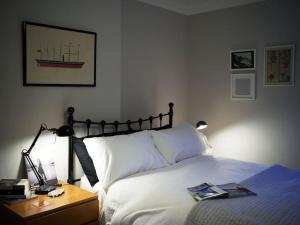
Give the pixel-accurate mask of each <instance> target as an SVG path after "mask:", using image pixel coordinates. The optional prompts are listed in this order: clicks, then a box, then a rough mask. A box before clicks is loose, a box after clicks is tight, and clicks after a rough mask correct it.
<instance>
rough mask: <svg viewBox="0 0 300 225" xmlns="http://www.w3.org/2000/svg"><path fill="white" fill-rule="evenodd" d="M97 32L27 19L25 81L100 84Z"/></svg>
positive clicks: (55, 84)
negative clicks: (98, 76) (98, 79)
mask: <svg viewBox="0 0 300 225" xmlns="http://www.w3.org/2000/svg"><path fill="white" fill-rule="evenodd" d="M96 43H97V34H96V33H95V32H90V31H82V30H75V29H70V28H64V27H57V26H51V25H45V24H38V23H32V22H23V49H24V53H23V66H24V72H23V85H25V86H96Z"/></svg>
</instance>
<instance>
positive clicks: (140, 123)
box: [68, 103, 300, 225]
mask: <svg viewBox="0 0 300 225" xmlns="http://www.w3.org/2000/svg"><path fill="white" fill-rule="evenodd" d="M173 106H174V105H173V103H170V104H169V112H168V113H165V114H163V113H160V114H159V115H158V116H150V117H149V118H147V119H138V120H136V121H126V122H124V123H122V122H118V121H115V122H112V123H107V122H105V121H100V122H92V121H91V120H89V119H88V120H75V119H74V117H73V114H74V108H69V109H68V123H69V125H70V126H72V127H75V125H76V124H77V125H78V124H79V125H84V126H85V127H86V130H87V135H86V136H83V137H81V138H76V137H70V139H69V179H68V181H69V182H70V183H74V182H77V181H79V180H80V186H81V187H82V188H84V189H87V190H89V191H92V192H96V193H98V195H99V197H100V198H99V199H101V201H100V202H101V203H100V204H101V207H100V208H101V209H102V211H101V212H100V215H101V224H111V225H132V224H134V225H142V224H143V225H184V224H185V225H196V224H197V225H200V224H203V225H204V224H205V225H210V224H214V225H217V224H220V225H221V224H222V225H225V224H235V225H238V224H241V225H243V224H253V225H254V224H300V223H299V222H300V216H298V215H299V214H300V211H299V209H300V204H299V203H300V199H299V197H300V172H299V171H296V170H290V169H288V168H284V167H281V166H274V167H271V168H267V167H266V166H264V165H260V164H256V163H250V162H243V161H238V160H233V159H226V158H220V157H214V156H212V155H210V154H208V152H209V149H210V146H209V145H208V144H207V140H206V137H205V136H204V135H203V134H202V133H199V132H198V131H196V130H195V129H194V128H192V127H191V126H190V125H188V124H183V125H180V126H177V127H173V114H174V113H173ZM164 118H167V124H166V125H163V122H164V121H166V119H164ZM155 120H158V122H155ZM145 124H147V125H148V128H144V127H145ZM155 124H156V125H158V126H154V125H155ZM93 126H96V127H98V128H99V130H100V133H98V134H91V133H90V129H91V127H93ZM122 126H123V127H122ZM124 127H125V128H124ZM106 129H107V130H108V132H106ZM74 152H76V154H77V156H78V158H79V161H80V162H81V165H82V167H83V170H84V173H85V175H84V176H83V177H82V178H81V179H75V178H74V173H73V166H74V165H73V161H74ZM268 179H269V180H268ZM266 180H268V181H267V182H266ZM275 181H276V182H275ZM287 181H288V182H287ZM204 182H210V183H213V184H224V183H230V182H237V183H240V182H241V183H242V184H245V186H247V187H251V188H252V190H254V191H255V192H257V193H258V196H259V197H256V196H254V197H246V198H239V199H237V200H236V199H235V200H231V199H226V200H209V201H201V202H198V203H197V202H196V201H195V200H194V199H193V198H192V197H191V196H190V195H189V193H188V192H187V189H186V188H187V187H191V186H195V185H198V184H201V183H204ZM289 182H290V183H289ZM282 184H284V185H282ZM274 190H275V191H274ZM276 190H277V191H276ZM281 192H284V193H285V194H284V197H283V198H277V199H279V200H278V201H273V200H274V196H278V195H281ZM270 193H271V194H270ZM273 202H276V203H277V204H276V205H275V206H272V207H270V206H268V204H270V203H273ZM249 203H251V204H249ZM280 203H282V204H283V205H280ZM227 206H230V207H227ZM265 209H267V210H265ZM287 209H288V211H287ZM243 210H244V211H243ZM264 210H265V211H264ZM257 212H265V213H269V214H272V213H273V214H274V215H268V217H267V218H268V219H267V220H266V219H264V218H266V214H261V215H258V214H257ZM274 212H280V213H274ZM280 218H281V219H280ZM274 221H275V222H274Z"/></svg>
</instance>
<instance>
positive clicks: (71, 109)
mask: <svg viewBox="0 0 300 225" xmlns="http://www.w3.org/2000/svg"><path fill="white" fill-rule="evenodd" d="M74 112H75V109H74V107H72V106H71V107H68V113H69V114H73V113H74Z"/></svg>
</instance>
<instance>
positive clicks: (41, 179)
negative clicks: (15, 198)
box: [23, 153, 45, 185]
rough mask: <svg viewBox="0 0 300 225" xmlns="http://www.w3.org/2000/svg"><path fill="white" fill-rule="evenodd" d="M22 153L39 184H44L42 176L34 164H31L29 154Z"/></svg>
mask: <svg viewBox="0 0 300 225" xmlns="http://www.w3.org/2000/svg"><path fill="white" fill-rule="evenodd" d="M23 155H24V157H25V159H26V160H27V161H28V163H29V165H30V167H31V169H32V171H33V172H34V175H35V176H36V178H37V180H38V182H39V185H44V184H45V181H44V180H43V178H42V177H41V175H40V174H39V172H38V171H37V170H36V168H35V165H34V164H33V162H32V160H31V158H30V156H29V155H26V154H24V153H23Z"/></svg>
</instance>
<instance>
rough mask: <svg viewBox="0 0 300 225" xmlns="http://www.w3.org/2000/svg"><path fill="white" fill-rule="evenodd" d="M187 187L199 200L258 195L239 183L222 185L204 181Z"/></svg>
mask: <svg viewBox="0 0 300 225" xmlns="http://www.w3.org/2000/svg"><path fill="white" fill-rule="evenodd" d="M187 189H188V191H189V193H190V194H191V195H192V196H193V198H194V199H196V200H197V201H199V200H205V199H214V198H237V197H244V196H249V195H256V193H254V192H252V191H250V190H249V189H247V188H245V187H243V186H241V185H240V184H237V183H228V184H222V185H213V184H210V183H203V184H200V185H197V186H195V187H190V188H187Z"/></svg>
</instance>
